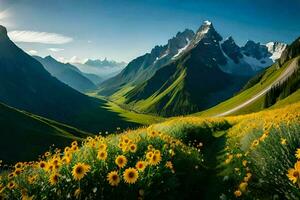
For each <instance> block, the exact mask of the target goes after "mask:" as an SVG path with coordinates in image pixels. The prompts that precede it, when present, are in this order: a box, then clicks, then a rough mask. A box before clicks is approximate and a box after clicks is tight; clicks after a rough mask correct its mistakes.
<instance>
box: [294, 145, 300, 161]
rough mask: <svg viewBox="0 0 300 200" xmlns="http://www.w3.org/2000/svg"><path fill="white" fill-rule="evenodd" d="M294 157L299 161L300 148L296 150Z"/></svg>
mask: <svg viewBox="0 0 300 200" xmlns="http://www.w3.org/2000/svg"><path fill="white" fill-rule="evenodd" d="M295 156H296V158H298V159H300V148H298V149H297V151H296V154H295Z"/></svg>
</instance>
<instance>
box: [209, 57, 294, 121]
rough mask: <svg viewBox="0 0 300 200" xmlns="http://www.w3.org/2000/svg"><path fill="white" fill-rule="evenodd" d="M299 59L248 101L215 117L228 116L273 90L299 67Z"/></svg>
mask: <svg viewBox="0 0 300 200" xmlns="http://www.w3.org/2000/svg"><path fill="white" fill-rule="evenodd" d="M298 60H299V58H296V59H294V60H293V61H292V63H290V65H289V66H288V67H287V68H286V70H285V71H284V72H283V73H282V74H281V75H280V76H279V77H278V78H277V79H276V80H275V81H274V82H273V83H272V84H271V85H269V86H268V87H267V88H265V89H264V90H262V91H260V92H259V93H258V94H256V95H254V96H253V97H251V98H250V99H248V100H247V101H245V102H244V103H242V104H240V105H238V106H236V107H234V108H232V109H230V110H228V111H226V112H223V113H220V114H217V115H215V116H214V117H222V116H226V115H229V114H231V113H234V112H235V111H238V110H239V109H241V108H244V107H245V106H247V105H249V104H250V103H252V102H254V101H255V100H257V99H258V98H260V97H261V96H263V95H264V94H266V93H267V92H268V91H269V90H271V88H272V87H273V86H274V85H276V84H278V83H282V82H283V81H285V80H286V79H287V78H288V77H289V76H290V75H291V74H292V73H293V72H294V71H295V70H296V69H297V67H298Z"/></svg>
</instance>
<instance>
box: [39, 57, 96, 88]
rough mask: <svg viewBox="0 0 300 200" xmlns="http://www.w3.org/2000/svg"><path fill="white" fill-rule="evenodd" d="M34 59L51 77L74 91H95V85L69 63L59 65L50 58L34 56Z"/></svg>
mask: <svg viewBox="0 0 300 200" xmlns="http://www.w3.org/2000/svg"><path fill="white" fill-rule="evenodd" d="M34 58H35V59H37V60H38V61H39V62H40V63H41V64H42V65H43V66H44V67H45V69H46V70H47V71H48V72H49V73H50V74H51V75H52V76H54V77H56V78H57V79H58V80H60V81H61V82H63V83H65V84H67V85H69V86H70V87H72V88H74V89H75V90H78V91H80V92H87V91H89V90H94V89H96V85H95V84H94V83H93V82H92V81H90V80H89V79H88V78H87V77H85V76H84V75H83V73H82V72H80V71H79V70H78V69H77V68H76V67H75V66H73V65H71V64H69V63H68V64H64V63H60V62H58V61H57V60H55V59H54V58H52V57H51V56H47V57H45V58H41V57H39V56H34ZM88 76H89V75H88Z"/></svg>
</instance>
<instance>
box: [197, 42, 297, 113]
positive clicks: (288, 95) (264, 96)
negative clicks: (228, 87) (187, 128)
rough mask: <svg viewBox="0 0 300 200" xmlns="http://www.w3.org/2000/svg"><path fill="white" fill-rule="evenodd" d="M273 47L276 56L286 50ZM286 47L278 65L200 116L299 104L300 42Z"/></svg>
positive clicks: (269, 68)
mask: <svg viewBox="0 0 300 200" xmlns="http://www.w3.org/2000/svg"><path fill="white" fill-rule="evenodd" d="M271 46H273V48H272V49H275V52H276V48H277V49H278V48H279V49H282V45H280V44H278V45H276V44H275V46H274V45H271ZM276 46H277V47H276ZM283 46H285V47H284V48H285V49H284V51H283V52H282V54H281V57H280V58H279V59H278V62H276V63H274V64H273V65H272V66H270V67H268V68H266V69H264V70H263V71H262V72H261V73H259V74H257V75H255V76H254V77H252V78H251V79H250V80H249V82H248V83H247V84H246V85H245V86H244V87H243V90H241V91H240V92H239V93H238V94H237V95H235V96H233V97H232V98H230V99H228V100H226V101H224V102H222V103H220V104H218V105H216V106H214V107H212V108H210V109H208V110H205V111H203V112H201V113H198V114H197V115H201V116H224V115H237V114H247V113H252V112H258V111H260V110H263V109H266V108H270V109H272V108H280V107H283V106H286V105H289V104H292V103H296V102H299V101H300V38H298V39H297V40H295V41H294V42H293V43H292V44H290V45H283ZM269 47H270V46H269Z"/></svg>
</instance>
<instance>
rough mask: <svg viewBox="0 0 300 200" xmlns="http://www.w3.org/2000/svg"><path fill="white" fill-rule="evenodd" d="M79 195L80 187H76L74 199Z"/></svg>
mask: <svg viewBox="0 0 300 200" xmlns="http://www.w3.org/2000/svg"><path fill="white" fill-rule="evenodd" d="M80 195H81V189H80V188H78V189H76V190H75V192H74V197H75V198H76V199H79V197H80Z"/></svg>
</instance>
